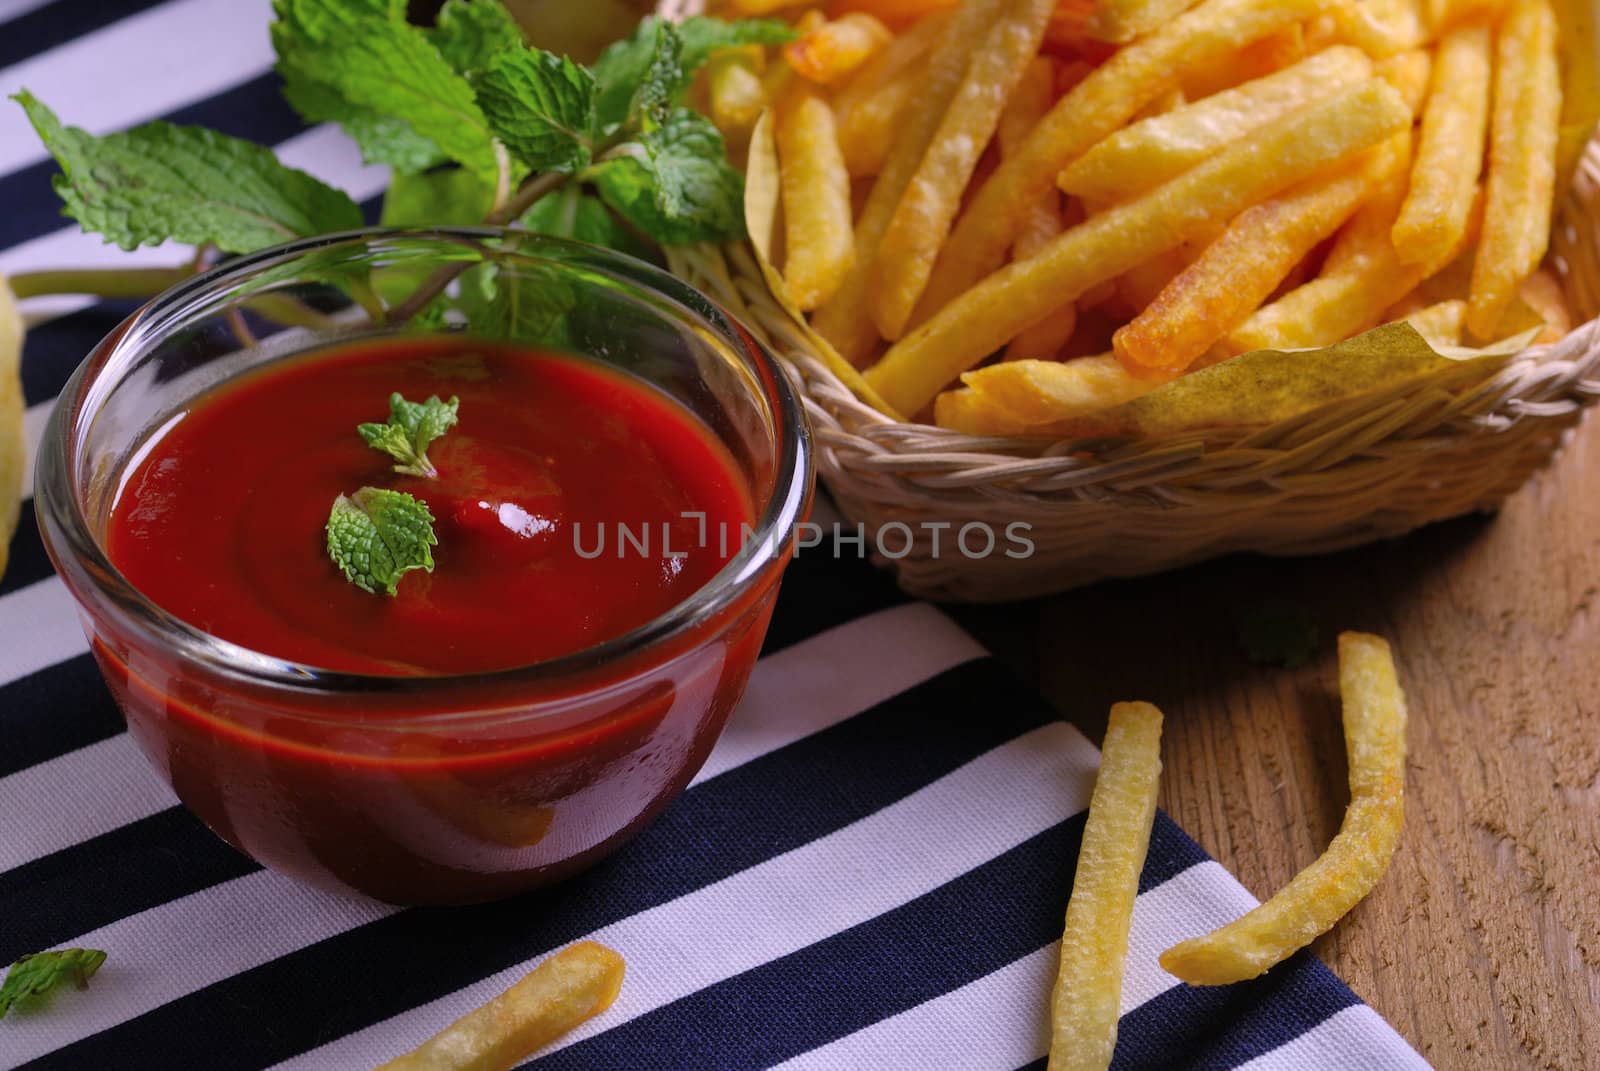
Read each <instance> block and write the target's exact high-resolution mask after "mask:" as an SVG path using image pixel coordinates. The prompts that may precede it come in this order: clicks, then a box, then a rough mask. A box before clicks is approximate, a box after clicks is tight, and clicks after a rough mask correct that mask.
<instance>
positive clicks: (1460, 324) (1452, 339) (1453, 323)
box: [1384, 298, 1467, 350]
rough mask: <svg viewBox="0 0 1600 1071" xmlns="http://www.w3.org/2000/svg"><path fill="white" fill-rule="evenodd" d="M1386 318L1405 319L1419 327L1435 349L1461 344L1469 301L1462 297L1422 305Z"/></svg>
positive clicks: (1420, 332) (1422, 334)
mask: <svg viewBox="0 0 1600 1071" xmlns="http://www.w3.org/2000/svg"><path fill="white" fill-rule="evenodd" d="M1384 319H1385V320H1404V321H1405V322H1406V323H1408V324H1410V325H1411V326H1412V327H1414V328H1416V329H1417V334H1419V335H1421V336H1422V337H1423V339H1424V340H1425V341H1426V342H1427V343H1428V345H1430V346H1432V347H1433V348H1434V349H1436V350H1437V349H1443V348H1445V347H1447V346H1459V345H1461V332H1462V329H1463V328H1464V327H1465V326H1466V322H1467V303H1466V302H1465V301H1464V300H1462V299H1461V298H1453V299H1452V300H1450V301H1440V302H1438V303H1436V304H1433V305H1422V306H1420V307H1418V308H1416V309H1413V310H1410V311H1408V312H1405V313H1403V314H1402V315H1399V316H1388V315H1385V317H1384Z"/></svg>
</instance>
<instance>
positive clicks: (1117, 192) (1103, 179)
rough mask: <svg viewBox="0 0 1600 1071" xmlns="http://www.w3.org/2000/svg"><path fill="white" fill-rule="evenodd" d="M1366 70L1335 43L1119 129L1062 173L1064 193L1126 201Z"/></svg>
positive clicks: (1368, 69) (1366, 63) (1356, 53)
mask: <svg viewBox="0 0 1600 1071" xmlns="http://www.w3.org/2000/svg"><path fill="white" fill-rule="evenodd" d="M1371 76H1372V61H1371V60H1369V59H1367V57H1366V56H1365V55H1363V54H1362V52H1361V50H1360V49H1356V48H1352V47H1350V46H1348V45H1337V46H1335V47H1333V48H1330V49H1327V50H1326V51H1324V52H1319V53H1318V54H1317V55H1315V56H1312V57H1311V58H1310V59H1306V60H1302V61H1301V62H1300V63H1297V64H1295V65H1294V66H1293V67H1290V68H1288V69H1287V70H1283V71H1279V72H1278V73H1277V74H1272V75H1268V76H1267V77H1265V78H1259V79H1257V80H1255V81H1253V82H1246V83H1245V84H1244V85H1242V86H1238V87H1236V88H1234V89H1229V90H1226V91H1224V92H1222V93H1218V94H1216V95H1215V96H1211V97H1206V98H1205V99H1204V100H1200V101H1197V102H1196V103H1194V104H1190V105H1188V106H1186V107H1183V108H1179V109H1178V110H1177V111H1174V112H1171V113H1169V114H1167V115H1161V116H1156V117H1154V118H1150V119H1145V120H1142V121H1140V122H1137V123H1134V124H1133V125H1132V126H1128V127H1124V128H1123V129H1121V130H1119V131H1117V132H1116V133H1115V134H1113V135H1111V136H1110V137H1109V138H1106V139H1105V140H1104V141H1102V142H1100V144H1098V145H1096V146H1095V147H1094V148H1092V149H1090V150H1089V151H1088V152H1087V153H1085V154H1084V155H1083V156H1081V157H1079V158H1078V160H1077V162H1075V163H1074V164H1073V165H1072V166H1071V167H1069V168H1067V169H1066V170H1065V171H1063V172H1061V177H1060V180H1059V185H1060V186H1061V188H1062V189H1063V190H1066V191H1067V192H1068V193H1073V194H1077V195H1078V196H1080V197H1089V198H1094V199H1096V200H1102V201H1126V200H1130V199H1132V198H1134V197H1137V196H1138V195H1139V194H1141V193H1144V192H1145V191H1146V190H1152V189H1154V188H1155V187H1157V186H1159V185H1161V184H1162V183H1163V182H1166V181H1167V180H1168V179H1170V178H1172V177H1173V176H1175V175H1178V174H1181V173H1182V172H1184V171H1186V170H1188V169H1189V168H1191V167H1193V166H1194V165H1195V164H1197V163H1199V162H1200V161H1201V160H1204V159H1205V158H1206V157H1208V156H1210V155H1212V154H1213V153H1215V152H1217V151H1218V150H1219V149H1221V148H1222V147H1223V146H1224V145H1226V144H1228V143H1229V142H1231V141H1234V140H1236V139H1238V138H1240V137H1243V136H1244V135H1246V134H1248V133H1249V132H1250V131H1252V130H1254V129H1256V128H1257V127H1260V126H1262V125H1264V124H1266V123H1269V122H1271V121H1272V120H1274V119H1276V118H1278V117H1279V116H1283V115H1287V114H1288V113H1289V112H1292V111H1294V110H1295V109H1296V108H1300V107H1304V106H1305V105H1306V104H1309V103H1310V102H1311V101H1314V100H1321V99H1323V98H1325V97H1328V96H1330V95H1332V94H1333V93H1335V92H1336V91H1338V90H1339V89H1341V88H1343V87H1345V86H1350V85H1354V84H1356V83H1357V82H1360V81H1362V80H1363V79H1366V78H1370V77H1371Z"/></svg>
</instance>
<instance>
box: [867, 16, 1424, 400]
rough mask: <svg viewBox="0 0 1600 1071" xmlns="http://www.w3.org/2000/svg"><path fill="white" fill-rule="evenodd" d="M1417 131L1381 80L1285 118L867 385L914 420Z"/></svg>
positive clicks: (957, 310)
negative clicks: (949, 387)
mask: <svg viewBox="0 0 1600 1071" xmlns="http://www.w3.org/2000/svg"><path fill="white" fill-rule="evenodd" d="M1196 10H1197V11H1199V10H1203V9H1196ZM1152 39H1153V38H1145V39H1144V40H1152ZM1137 47H1138V43H1135V44H1134V45H1132V46H1130V48H1137ZM1085 84H1087V83H1085ZM1410 123H1411V113H1410V112H1409V111H1408V110H1407V108H1406V106H1405V102H1404V101H1402V100H1401V99H1400V96H1399V94H1398V93H1396V92H1395V90H1394V89H1393V88H1392V87H1391V86H1389V85H1388V84H1387V83H1385V82H1383V81H1381V80H1379V79H1372V80H1370V81H1368V82H1366V83H1363V84H1362V85H1360V86H1355V87H1351V88H1350V89H1347V90H1345V91H1344V92H1342V93H1340V94H1338V95H1336V96H1334V97H1330V98H1328V99H1327V100H1324V101H1319V102H1317V103H1315V104H1312V105H1309V106H1307V107H1306V108H1303V109H1301V110H1299V111H1297V112H1293V113H1291V114H1289V115H1287V116H1284V117H1283V118H1281V119H1279V120H1277V121H1276V122H1274V123H1272V124H1270V125H1268V126H1267V127H1264V128H1262V129H1261V130H1259V131H1258V132H1257V133H1256V135H1255V136H1254V137H1252V138H1249V139H1246V140H1243V141H1239V142H1236V143H1234V144H1233V145H1230V146H1229V147H1228V148H1227V149H1224V150H1223V151H1222V152H1220V153H1218V154H1217V155H1215V156H1213V157H1211V158H1210V159H1209V160H1207V161H1205V162H1204V163H1202V164H1200V165H1199V166H1197V167H1195V168H1192V169H1191V170H1189V171H1186V172H1184V173H1183V174H1182V175H1179V176H1178V177H1177V178H1175V179H1173V180H1171V181H1170V182H1168V183H1166V184H1165V185H1163V186H1161V187H1158V188H1157V189H1155V190H1152V191H1151V192H1149V193H1147V194H1145V195H1144V196H1143V197H1141V198H1139V199H1137V200H1134V201H1129V202H1127V203H1126V204H1122V205H1119V206H1117V207H1116V208H1113V209H1111V210H1109V211H1107V212H1104V213H1102V214H1100V215H1098V216H1094V217H1092V218H1090V219H1089V220H1087V221H1086V222H1085V223H1083V224H1082V225H1080V226H1077V227H1074V228H1072V229H1071V230H1069V231H1067V232H1066V233H1064V234H1062V235H1061V237H1059V238H1057V239H1056V240H1055V241H1053V242H1051V243H1050V245H1048V246H1047V247H1045V249H1044V250H1042V251H1041V252H1040V253H1039V254H1037V255H1036V256H1034V257H1032V258H1030V259H1028V260H1025V261H1020V262H1018V263H1015V264H1011V265H1009V266H1007V267H1005V268H1003V269H1001V270H1000V271H998V272H996V273H994V274H993V275H991V276H989V277H988V278H986V279H984V280H983V281H982V282H980V283H979V284H978V285H976V286H974V287H972V288H971V289H970V290H967V291H966V292H964V293H963V294H962V295H961V296H960V297H958V298H957V299H956V300H955V301H953V302H951V303H950V304H949V305H947V306H946V307H945V308H943V309H941V310H940V312H939V313H938V315H936V316H934V317H933V318H932V319H930V320H928V321H926V322H924V323H923V324H922V325H921V326H920V327H918V328H917V329H916V330H914V331H912V332H911V333H910V334H908V335H907V336H906V337H905V338H903V339H901V340H900V341H899V342H898V343H896V344H895V345H894V346H892V347H890V349H889V351H888V352H887V353H886V354H885V355H884V357H883V359H882V360H880V361H879V362H878V363H877V364H876V365H874V366H873V367H872V368H871V369H869V370H868V371H867V373H866V379H867V381H868V382H869V383H870V384H871V385H872V386H873V388H874V389H876V390H877V391H878V392H879V394H880V395H882V396H883V397H884V398H885V400H887V401H888V402H889V404H890V405H891V406H893V407H894V408H895V409H897V410H899V411H901V412H916V411H917V410H919V409H921V408H922V406H924V405H926V404H927V403H928V402H929V401H931V400H932V398H933V396H934V395H935V394H937V393H938V392H939V390H940V389H941V388H943V387H944V385H945V384H947V383H949V382H950V380H951V379H953V378H954V377H955V376H957V375H959V374H960V373H961V372H963V371H965V370H967V369H968V368H971V367H972V366H973V365H975V364H977V363H978V362H979V361H980V360H982V359H983V358H984V357H985V356H987V355H988V354H990V353H993V352H994V351H995V350H996V349H998V348H999V347H1000V346H1002V345H1004V344H1005V343H1006V342H1008V341H1010V340H1011V339H1012V338H1014V337H1015V336H1016V335H1017V333H1018V332H1019V331H1021V330H1022V329H1023V328H1025V327H1027V326H1029V325H1030V324H1032V323H1035V322H1037V321H1038V320H1039V319H1041V318H1042V317H1043V316H1044V315H1045V314H1046V313H1048V312H1049V311H1050V310H1051V309H1052V308H1055V307H1056V306H1058V305H1059V304H1061V302H1063V301H1069V300H1073V299H1075V298H1077V297H1078V296H1079V295H1081V294H1082V293H1083V292H1084V291H1085V290H1087V289H1088V288H1089V287H1091V286H1093V285H1094V284H1095V283H1098V282H1100V281H1101V280H1103V279H1109V278H1112V277H1114V276H1116V275H1120V274H1121V273H1122V272H1124V271H1127V270H1128V269H1129V268H1131V267H1133V266H1134V265H1136V264H1139V263H1142V262H1143V261H1146V260H1149V259H1150V258H1151V257H1154V256H1157V255H1158V254H1160V253H1163V252H1165V251H1166V250H1168V249H1171V248H1174V247H1175V246H1177V245H1179V244H1181V243H1182V242H1183V241H1185V240H1186V239H1188V238H1191V237H1194V236H1196V235H1198V234H1201V233H1206V232H1209V231H1210V229H1211V228H1213V227H1216V226H1217V225H1219V224H1221V223H1224V222H1225V221H1227V220H1229V219H1231V218H1232V217H1233V216H1235V215H1237V214H1238V213H1240V212H1242V211H1243V210H1244V209H1246V208H1248V207H1249V206H1250V205H1252V204H1255V203H1256V202H1258V201H1261V200H1264V199H1265V198H1267V197H1270V196H1272V195H1273V194H1275V193H1277V192H1278V191H1280V190H1283V189H1286V188H1288V187H1289V186H1292V185H1294V184H1295V183H1297V182H1301V181H1304V180H1305V179H1307V178H1310V177H1311V176H1313V175H1316V174H1319V173H1322V172H1323V171H1325V170H1326V169H1327V168H1328V167H1329V166H1330V165H1331V164H1333V163H1334V162H1335V161H1338V160H1341V159H1343V158H1344V157H1346V156H1348V155H1350V154H1351V153H1355V152H1359V151H1360V150H1362V149H1365V148H1367V147H1368V146H1370V145H1372V144H1374V143H1375V142H1377V141H1380V140H1382V139H1384V138H1386V137H1388V136H1389V135H1391V134H1393V133H1396V132H1397V131H1399V130H1401V129H1403V128H1409V126H1410ZM1030 140H1031V139H1030ZM1005 167H1006V165H1005V164H1004V163H1002V164H1001V165H1000V169H1001V170H1004V169H1005ZM998 173H999V172H996V174H997V175H998ZM992 184H993V180H991V185H992Z"/></svg>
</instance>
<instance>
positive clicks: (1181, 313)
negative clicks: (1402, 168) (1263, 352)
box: [1111, 150, 1379, 375]
mask: <svg viewBox="0 0 1600 1071" xmlns="http://www.w3.org/2000/svg"><path fill="white" fill-rule="evenodd" d="M1378 151H1379V150H1373V152H1374V153H1376V152H1378ZM1374 171H1375V169H1374V167H1373V166H1372V161H1371V159H1370V158H1369V159H1368V160H1367V161H1366V164H1365V166H1363V165H1362V164H1361V163H1355V164H1352V165H1351V166H1348V167H1346V168H1344V169H1343V170H1342V171H1338V172H1336V173H1334V174H1332V175H1329V176H1328V177H1326V178H1317V179H1313V180H1312V181H1310V182H1307V183H1302V184H1301V185H1300V186H1297V187H1295V188H1294V189H1292V190H1290V191H1288V192H1287V193H1284V194H1282V195H1280V196H1278V197H1275V198H1272V199H1271V200H1267V201H1263V202H1261V203H1260V204H1258V205H1254V206H1252V207H1251V208H1248V209H1246V210H1245V211H1243V212H1241V213H1240V214H1239V215H1238V216H1236V217H1234V220H1233V222H1232V223H1230V224H1229V225H1228V229H1227V230H1226V231H1224V232H1223V233H1222V236H1221V237H1220V238H1218V239H1217V240H1216V241H1215V242H1212V243H1211V244H1210V245H1209V246H1207V247H1206V249H1205V251H1204V252H1203V253H1201V254H1200V256H1199V257H1198V258H1197V259H1196V260H1195V261H1194V262H1193V263H1192V264H1190V265H1189V266H1188V267H1187V268H1185V269H1184V270H1183V271H1182V272H1180V273H1179V274H1178V276H1177V277H1176V278H1175V279H1173V281H1172V282H1171V283H1170V284H1168V285H1167V287H1166V288H1165V289H1163V290H1162V291H1161V293H1160V294H1158V295H1156V298H1155V300H1154V301H1152V302H1150V303H1149V304H1148V305H1146V306H1145V307H1144V310H1143V311H1142V312H1140V313H1139V315H1137V316H1135V317H1134V318H1133V320H1132V321H1131V322H1129V323H1128V324H1126V325H1124V326H1123V327H1121V328H1119V329H1118V330H1117V333H1116V334H1115V335H1113V336H1112V340H1111V345H1112V349H1113V350H1114V351H1115V352H1116V355H1117V357H1118V359H1119V360H1121V361H1122V362H1123V363H1124V364H1125V365H1127V366H1128V367H1129V368H1130V369H1132V370H1133V371H1135V372H1143V374H1146V375H1148V374H1152V373H1154V374H1161V375H1176V374H1178V373H1180V372H1183V371H1185V370H1187V369H1188V368H1189V367H1190V366H1191V365H1193V364H1194V363H1195V362H1196V361H1198V360H1199V359H1200V358H1201V356H1203V355H1204V354H1205V353H1206V351H1207V350H1209V349H1210V348H1211V347H1212V346H1213V345H1215V344H1216V342H1217V341H1218V340H1220V339H1222V338H1223V337H1224V336H1226V335H1227V334H1228V333H1229V332H1231V331H1233V330H1234V329H1236V328H1237V327H1239V325H1241V324H1243V323H1244V322H1245V321H1246V320H1247V319H1248V318H1249V317H1250V314H1251V313H1253V312H1254V311H1255V310H1256V309H1257V308H1259V307H1260V305H1261V303H1262V302H1263V301H1265V300H1266V299H1267V298H1268V297H1269V296H1271V294H1272V292H1273V291H1274V290H1275V289H1277V287H1278V286H1279V284H1281V283H1282V282H1283V281H1284V280H1285V279H1286V278H1288V276H1289V273H1290V272H1291V271H1292V270H1293V269H1294V267H1295V266H1296V265H1297V264H1299V263H1301V262H1302V261H1303V260H1304V259H1305V258H1306V256H1307V254H1309V253H1310V252H1311V250H1312V249H1314V248H1315V247H1316V246H1317V244H1318V243H1319V242H1321V241H1322V240H1323V239H1325V238H1327V237H1328V236H1329V235H1331V234H1332V233H1333V232H1334V231H1336V230H1338V229H1339V227H1340V226H1342V225H1343V224H1344V222H1345V220H1347V219H1349V218H1350V215H1351V213H1353V212H1354V211H1355V210H1356V208H1357V206H1359V205H1360V204H1361V202H1362V200H1363V199H1364V198H1366V197H1367V196H1368V195H1369V194H1370V193H1371V191H1372V188H1373V185H1374V182H1375V180H1376V178H1377V176H1376V175H1375V174H1374Z"/></svg>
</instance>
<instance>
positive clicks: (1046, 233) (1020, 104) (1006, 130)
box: [995, 56, 1078, 361]
mask: <svg viewBox="0 0 1600 1071" xmlns="http://www.w3.org/2000/svg"><path fill="white" fill-rule="evenodd" d="M1054 86H1055V65H1054V64H1053V63H1051V62H1050V60H1049V59H1047V58H1045V57H1043V56H1041V57H1039V58H1037V59H1035V60H1034V61H1033V62H1032V63H1030V64H1028V69H1027V70H1026V71H1024V72H1023V75H1022V80H1021V81H1020V82H1018V83H1017V88H1016V89H1014V90H1012V92H1011V99H1010V100H1009V101H1007V102H1006V107H1005V111H1003V112H1001V113H1000V128H999V130H998V131H997V132H996V134H995V140H996V141H998V142H999V143H1000V155H1001V157H1002V158H1004V157H1006V156H1009V155H1011V154H1013V153H1015V152H1016V151H1017V146H1019V145H1021V144H1022V142H1023V140H1024V139H1025V138H1026V137H1027V136H1028V131H1030V130H1032V129H1033V127H1034V125H1035V124H1036V123H1038V121H1039V117H1040V116H1042V115H1043V114H1044V113H1045V112H1046V111H1048V110H1049V109H1050V102H1051V99H1052V98H1053V96H1054ZM1062 229H1063V224H1062V219H1061V196H1060V195H1059V194H1057V193H1056V192H1055V191H1054V190H1052V191H1050V192H1049V193H1047V194H1045V196H1044V198H1043V199H1042V200H1040V202H1039V203H1038V204H1037V205H1035V206H1034V207H1033V210H1032V211H1031V212H1029V214H1028V219H1027V222H1026V224H1025V225H1024V226H1023V228H1022V231H1021V232H1020V233H1019V234H1018V235H1017V240H1016V242H1014V243H1013V244H1012V246H1011V256H1012V259H1014V260H1027V259H1028V258H1029V257H1031V256H1033V255H1034V254H1035V253H1037V252H1038V251H1039V250H1041V249H1043V248H1044V247H1045V246H1046V245H1048V244H1049V243H1050V241H1051V239H1053V238H1055V236H1056V235H1058V234H1060V233H1061V231H1062ZM1077 325H1078V313H1077V309H1076V308H1075V307H1074V306H1073V304H1072V302H1070V301H1069V302H1066V303H1065V304H1063V305H1062V306H1061V307H1060V308H1058V309H1056V310H1055V311H1054V312H1052V313H1051V314H1050V315H1048V316H1046V317H1045V318H1044V319H1042V320H1040V321H1039V322H1038V323H1036V324H1034V325H1033V326H1032V327H1029V328H1028V329H1027V330H1025V331H1023V332H1022V333H1021V334H1019V335H1018V336H1017V337H1016V338H1014V339H1012V340H1011V344H1010V345H1008V346H1007V347H1006V355H1005V359H1006V360H1008V361H1017V360H1031V359H1039V360H1045V359H1048V358H1050V357H1054V356H1055V355H1056V353H1057V351H1059V350H1060V349H1061V347H1062V346H1065V345H1066V344H1067V340H1068V339H1070V338H1071V337H1072V332H1073V331H1074V330H1075V329H1076V327H1077Z"/></svg>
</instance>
